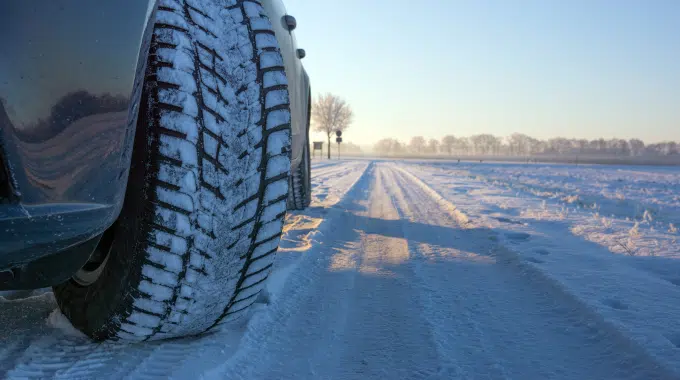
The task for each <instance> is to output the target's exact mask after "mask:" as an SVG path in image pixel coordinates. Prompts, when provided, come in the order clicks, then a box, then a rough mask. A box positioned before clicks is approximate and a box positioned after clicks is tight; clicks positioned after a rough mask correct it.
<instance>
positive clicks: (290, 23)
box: [283, 15, 297, 32]
mask: <svg viewBox="0 0 680 380" xmlns="http://www.w3.org/2000/svg"><path fill="white" fill-rule="evenodd" d="M283 22H284V23H285V24H286V27H287V28H288V31H289V32H292V31H293V30H295V28H297V20H296V19H295V17H293V16H291V15H285V16H283Z"/></svg>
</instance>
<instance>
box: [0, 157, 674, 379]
mask: <svg viewBox="0 0 680 380" xmlns="http://www.w3.org/2000/svg"><path fill="white" fill-rule="evenodd" d="M313 170H314V171H313V173H314V178H313V187H314V189H313V202H312V207H310V208H309V209H308V210H305V211H302V212H293V213H290V214H289V215H288V216H287V224H286V227H285V229H284V230H285V234H284V236H283V238H282V241H281V249H280V253H279V255H278V257H277V259H276V263H275V267H274V270H273V272H272V275H271V277H270V280H269V282H268V285H267V292H266V294H261V300H260V302H261V303H260V304H258V305H256V306H257V307H255V308H254V309H253V310H252V312H251V313H250V315H249V317H248V318H247V319H244V321H243V324H242V327H241V329H237V330H228V331H227V330H225V331H218V332H216V333H214V334H211V335H208V336H205V337H201V338H190V339H179V340H173V341H168V342H154V343H142V344H134V345H118V344H114V343H103V344H93V343H90V342H88V341H87V340H86V339H84V338H83V337H82V336H80V335H79V334H78V333H77V332H74V331H72V330H71V329H70V326H69V325H68V323H67V322H65V321H64V319H63V316H61V315H60V314H59V313H58V312H53V311H52V310H53V309H54V307H55V305H54V300H53V298H52V296H51V294H50V293H49V292H48V293H44V294H41V295H34V296H32V297H26V295H22V294H13V295H11V298H16V299H12V300H7V299H3V298H0V326H1V327H0V347H1V348H0V378H10V379H14V378H36V379H37V378H64V379H65V378H69V379H73V378H83V379H87V378H130V379H136V378H176V379H184V378H197V377H200V378H203V379H225V378H226V379H537V380H538V379H541V380H542V379H598V380H599V379H676V378H680V377H678V372H676V370H677V365H678V363H677V362H676V363H675V365H676V367H674V365H673V364H674V362H673V359H674V358H676V356H673V355H674V352H673V350H672V349H669V350H666V351H663V350H662V351H660V347H659V346H658V345H655V344H657V343H658V342H659V340H656V339H655V338H656V335H654V334H653V333H654V332H655V330H644V329H639V328H638V329H636V328H635V327H636V325H634V323H633V322H631V321H630V320H628V319H626V318H623V319H618V320H617V319H612V318H613V317H612V315H610V314H607V313H606V312H607V310H608V309H598V308H597V307H594V306H593V304H592V302H591V301H592V300H593V299H597V301H598V304H599V301H600V300H601V294H599V293H597V290H602V289H595V290H594V289H592V287H593V286H595V285H594V284H593V283H591V282H589V281H593V276H592V273H593V272H592V271H593V266H597V267H598V269H600V270H601V272H596V273H597V274H598V275H604V274H606V273H607V272H606V269H610V270H611V271H613V272H615V273H612V274H610V275H609V276H605V280H606V281H608V285H607V286H604V288H606V290H610V291H614V290H617V291H618V290H620V291H623V292H626V291H629V290H630V289H628V288H629V287H630V286H640V285H644V283H643V282H641V281H643V280H642V279H641V277H640V276H639V275H637V274H636V273H637V272H632V270H633V269H631V268H632V267H631V266H625V268H626V269H625V270H627V271H628V272H621V271H622V270H624V269H621V268H624V266H622V265H623V264H622V263H620V262H619V261H615V262H614V261H612V262H610V261H606V260H608V259H607V257H609V256H607V255H610V256H612V257H614V256H616V255H615V254H614V253H610V252H608V251H607V252H600V251H598V250H597V249H595V248H593V244H594V243H593V242H591V241H586V240H584V239H583V238H582V237H581V235H578V234H573V235H571V234H569V232H568V231H569V230H568V229H567V234H566V235H568V236H563V235H565V234H564V233H563V232H562V230H560V229H554V228H553V229H552V230H551V229H548V228H547V227H546V225H545V224H544V221H541V220H534V219H531V218H528V217H526V218H523V215H524V216H526V215H525V214H521V215H520V213H519V212H517V213H513V212H512V210H513V208H512V207H509V206H508V204H510V203H512V205H514V206H515V207H519V208H521V207H528V206H529V205H531V204H533V203H532V202H536V199H535V198H533V196H532V197H529V198H521V197H519V196H518V195H509V194H505V196H506V198H502V197H501V191H500V190H499V192H498V193H493V191H495V190H494V189H495V187H494V186H495V185H494V184H493V183H489V182H487V181H484V180H482V179H475V178H474V177H473V176H470V175H469V173H468V172H459V171H458V170H459V169H458V168H456V169H451V168H439V167H436V166H435V165H418V164H413V163H409V162H389V161H368V160H357V161H339V162H328V161H322V162H320V163H319V162H316V163H314V164H313ZM494 173H496V174H497V172H494ZM482 191H486V193H483V194H481V193H480V192H482ZM480 194H481V195H480ZM499 199H502V202H505V203H502V206H503V207H500V206H499V203H498V202H500V201H499ZM513 202H514V203H513ZM539 203H540V201H539ZM545 208H548V207H545ZM573 214H574V215H575V214H577V212H575V211H574V212H573ZM532 215H533V214H532ZM576 220H578V219H576ZM552 222H554V221H551V223H552ZM555 231H558V232H559V233H560V234H561V235H556V234H555ZM551 234H552V235H551ZM541 239H543V240H557V239H561V240H560V241H562V240H563V241H565V242H566V243H565V244H566V247H567V248H565V249H563V250H562V251H560V250H559V249H555V248H554V247H553V248H551V249H550V253H549V254H545V255H544V254H542V253H540V252H547V250H546V248H545V247H544V246H542V245H540V244H543V245H546V244H547V243H545V242H544V241H543V240H541ZM532 241H539V242H540V243H535V242H534V243H532ZM579 241H580V243H581V244H586V245H578V244H577V243H578V242H579ZM531 244H534V245H531ZM537 244H538V245H537ZM572 249H573V250H579V251H578V252H579V255H577V257H576V259H577V260H580V261H577V260H574V257H572V256H571V255H574V253H573V252H571V251H569V250H572ZM588 249H589V250H588ZM525 251H526V252H530V254H528V253H526V252H525ZM605 251H606V249H605ZM536 252H538V253H536ZM534 253H535V254H534ZM588 254H592V255H593V257H589V256H588ZM554 257H560V258H562V260H561V261H560V260H558V259H557V258H554ZM532 258H533V259H535V260H534V261H532V260H529V259H532ZM539 258H540V260H539ZM626 259H629V257H626ZM550 260H558V261H556V264H555V265H556V266H559V268H557V269H555V268H554V267H552V266H550V265H548V264H551V261H550ZM539 261H540V263H539ZM565 264H569V265H565ZM565 267H566V268H565ZM635 268H638V267H637V266H636V267H635ZM558 269H561V271H560V270H558ZM621 273H624V274H626V275H628V277H629V278H619V281H620V282H621V283H622V285H616V286H614V285H612V284H609V282H611V281H613V278H616V276H617V275H620V274H621ZM568 275H570V276H571V277H569V276H568ZM578 278H582V279H583V280H584V281H582V282H583V284H581V287H580V288H579V287H574V286H572V282H573V281H574V280H575V279H578ZM586 280H587V281H586ZM570 281H571V282H570ZM630 281H632V285H631V282H630ZM589 286H590V288H589ZM676 289H677V287H669V288H659V287H656V288H653V289H647V291H648V292H647V293H646V294H645V296H646V297H648V298H649V297H650V295H653V292H654V291H657V292H660V291H663V292H664V293H662V294H656V295H655V298H656V302H657V303H665V302H666V301H668V302H670V303H673V302H675V297H676V294H675V293H673V291H675V290H676ZM624 294H625V295H627V296H630V297H632V295H629V294H628V293H624ZM7 296H9V295H7ZM593 297H595V298H593ZM608 300H609V301H610V302H609V304H610V305H614V304H616V303H615V302H614V301H616V300H619V301H620V297H619V295H617V294H610V297H609V298H608ZM630 301H632V299H631V298H628V302H629V303H630ZM653 301H654V300H649V301H648V302H653ZM616 305H619V306H621V305H623V306H626V305H627V304H625V303H621V302H619V303H618V304H616ZM646 306H648V305H646ZM675 307H676V306H673V305H671V306H669V307H668V308H667V309H668V310H669V312H668V313H667V314H668V315H666V316H665V317H664V318H667V319H674V320H676V321H677V320H680V318H678V317H680V312H678V313H676V310H675ZM634 309H635V308H634V307H630V308H629V310H623V312H626V311H631V310H632V311H634ZM617 311H622V310H620V309H617ZM640 315H642V314H640ZM632 316H633V317H636V316H638V314H632ZM649 317H650V318H652V317H655V316H654V315H651V316H649ZM656 318H657V319H654V320H652V322H655V323H657V324H660V323H662V322H664V321H666V319H660V318H661V317H659V316H656ZM623 322H626V323H628V324H627V325H626V324H625V323H623ZM631 323H633V325H631ZM637 323H638V324H642V323H644V321H638V322H637ZM631 326H632V327H631ZM667 327H668V328H670V329H671V330H672V329H673V328H674V326H667ZM645 333H647V334H649V339H648V340H647V341H646V342H647V343H650V344H651V346H650V345H649V344H647V345H646V344H645V341H643V340H641V339H639V338H640V337H641V336H644V334H645ZM671 336H672V335H671ZM678 336H680V335H678ZM669 346H670V347H671V348H675V347H673V346H672V344H670V343H669ZM661 348H664V349H667V348H668V347H665V346H664V347H661ZM675 355H677V353H675ZM199 374H200V376H199Z"/></svg>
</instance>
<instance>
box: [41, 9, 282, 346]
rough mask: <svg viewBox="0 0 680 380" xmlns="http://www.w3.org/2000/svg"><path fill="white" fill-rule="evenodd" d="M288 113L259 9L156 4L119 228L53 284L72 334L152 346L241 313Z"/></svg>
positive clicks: (276, 185) (267, 244) (277, 189)
mask: <svg viewBox="0 0 680 380" xmlns="http://www.w3.org/2000/svg"><path fill="white" fill-rule="evenodd" d="M194 3H195V4H196V5H190V4H194ZM288 103H289V100H288V89H287V82H286V76H285V71H284V67H283V59H282V57H281V55H280V51H279V46H278V43H277V40H276V38H275V35H274V32H273V30H272V28H271V23H270V22H269V21H268V19H267V17H266V16H265V13H264V10H263V9H262V7H261V6H260V4H259V3H258V2H257V1H253V0H248V1H243V0H203V1H200V2H194V1H188V0H184V1H182V0H174V1H172V0H161V1H160V4H159V7H158V10H157V13H156V15H155V24H154V30H153V37H152V40H151V45H150V49H149V56H148V62H147V71H146V77H145V83H144V89H143V93H142V100H141V105H140V111H139V120H138V123H137V129H136V132H135V141H134V148H133V152H132V164H131V168H130V174H129V180H128V187H127V190H126V195H125V201H124V203H123V207H122V211H121V214H120V217H119V218H118V220H117V221H116V223H115V224H114V225H113V226H112V227H111V228H110V229H109V230H108V231H106V232H105V233H104V235H103V237H102V239H101V241H100V243H99V246H98V247H97V248H96V250H95V253H94V254H93V255H92V258H91V259H90V262H88V264H87V265H85V266H84V267H83V268H82V269H81V270H80V271H79V272H78V273H77V274H76V275H75V276H74V277H73V278H72V279H71V280H69V281H67V282H65V283H63V284H60V285H57V286H55V287H54V293H55V296H56V298H57V302H58V304H59V307H60V308H61V311H62V312H63V313H64V315H66V316H67V317H68V318H69V319H70V320H71V322H72V323H73V325H74V326H75V327H77V328H78V329H80V330H82V331H83V332H85V333H86V334H88V335H89V336H91V337H92V338H94V339H96V340H103V339H131V340H152V339H163V338H170V337H179V336H186V335H195V334H200V333H202V332H204V331H207V330H209V329H211V328H214V327H216V326H220V325H223V324H226V323H228V322H230V321H233V320H235V319H236V318H238V317H239V316H241V315H243V314H244V312H245V311H246V310H247V308H248V307H249V306H250V305H251V304H252V303H253V302H254V301H255V299H256V298H257V296H258V293H259V292H260V290H261V289H262V287H263V285H264V281H265V280H266V278H267V276H268V274H269V272H270V270H271V267H272V260H273V258H274V255H275V253H276V250H277V247H278V244H279V238H280V235H281V230H282V227H283V219H284V217H285V212H286V201H287V198H288V188H289V186H288V181H289V179H288V178H289V172H290V144H291V141H290V122H291V120H290V117H291V116H290V110H289V104H288Z"/></svg>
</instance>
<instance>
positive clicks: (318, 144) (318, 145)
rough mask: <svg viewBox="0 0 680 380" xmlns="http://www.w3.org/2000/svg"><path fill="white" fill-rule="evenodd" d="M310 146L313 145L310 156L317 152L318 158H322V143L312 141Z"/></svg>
mask: <svg viewBox="0 0 680 380" xmlns="http://www.w3.org/2000/svg"><path fill="white" fill-rule="evenodd" d="M312 144H313V145H314V148H313V150H312V156H314V152H316V151H317V150H318V151H319V156H323V141H312Z"/></svg>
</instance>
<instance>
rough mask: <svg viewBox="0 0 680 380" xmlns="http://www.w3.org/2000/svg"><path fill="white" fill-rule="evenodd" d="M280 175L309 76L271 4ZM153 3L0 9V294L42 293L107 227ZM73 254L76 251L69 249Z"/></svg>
mask: <svg viewBox="0 0 680 380" xmlns="http://www.w3.org/2000/svg"><path fill="white" fill-rule="evenodd" d="M262 5H263V7H264V8H265V10H266V11H267V14H268V16H269V18H270V20H271V22H272V25H273V27H274V30H275V33H276V37H277V39H278V41H279V43H280V46H281V53H282V55H283V58H284V64H285V71H286V74H287V78H288V83H289V95H290V103H291V104H290V106H291V115H292V126H291V128H292V136H293V137H292V140H293V145H292V154H291V156H292V157H291V158H292V165H291V166H292V167H295V166H296V165H299V163H300V160H301V156H302V154H301V152H302V146H303V145H304V144H306V141H307V134H308V117H307V115H308V107H309V102H308V99H309V96H310V90H309V78H308V76H307V73H306V72H305V70H304V67H303V66H302V64H301V62H300V57H303V56H304V54H302V51H298V48H297V43H296V40H295V36H294V34H293V32H292V29H294V28H292V27H291V19H290V18H288V17H286V16H287V13H286V10H285V8H284V5H283V3H282V2H281V1H280V0H265V1H262ZM155 7H156V3H155V1H154V0H149V1H143V0H118V1H110V0H106V1H97V2H92V1H89V0H55V1H49V2H44V3H43V2H40V4H38V3H37V2H35V1H3V2H2V3H0V290H1V289H12V288H15V289H16V288H34V287H43V286H49V285H53V284H55V283H57V282H59V281H63V280H64V279H65V278H68V276H70V274H71V272H73V271H74V270H75V269H77V268H79V267H80V266H82V265H83V264H84V263H85V261H87V258H88V256H89V253H90V252H91V248H90V247H89V246H88V245H85V246H83V244H85V243H86V242H88V241H90V240H91V239H92V238H93V237H96V236H97V235H99V234H101V233H103V231H105V230H106V229H107V228H108V227H110V226H111V225H112V224H113V222H114V221H115V220H116V218H117V217H118V214H119V213H120V209H121V206H122V202H123V199H124V194H125V189H126V185H127V180H128V172H129V168H130V157H131V150H132V142H133V136H134V135H135V120H136V116H137V110H138V108H139V99H140V92H141V90H140V88H141V87H142V86H141V84H142V81H143V74H144V70H145V63H146V57H147V53H148V49H149V41H150V31H149V30H150V28H149V24H150V23H149V19H150V17H152V15H153V11H154V9H155ZM76 248H79V249H76Z"/></svg>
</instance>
